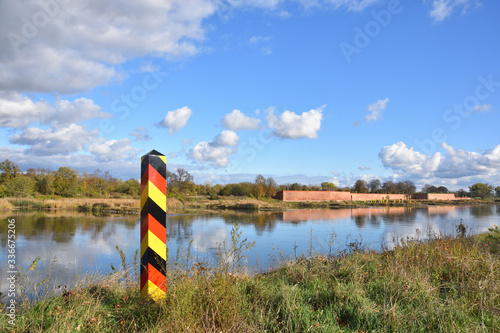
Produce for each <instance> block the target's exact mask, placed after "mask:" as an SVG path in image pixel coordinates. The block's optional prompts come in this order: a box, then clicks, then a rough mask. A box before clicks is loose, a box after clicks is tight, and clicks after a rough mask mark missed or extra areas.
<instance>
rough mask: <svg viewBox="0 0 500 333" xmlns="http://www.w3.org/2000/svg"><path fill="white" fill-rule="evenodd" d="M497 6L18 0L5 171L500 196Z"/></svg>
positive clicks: (3, 24) (3, 15) (4, 84)
mask: <svg viewBox="0 0 500 333" xmlns="http://www.w3.org/2000/svg"><path fill="white" fill-rule="evenodd" d="M498 13H500V3H498V2H497V1H493V0H488V1H487V0H427V1H419V0H413V1H410V0H407V1H404V0H399V1H398V0H390V1H377V0H295V1H287V0H225V1H222V0H189V1H186V0H164V1H159V0H149V1H143V2H140V3H139V2H137V3H136V2H131V1H125V0H115V1H111V2H101V1H93V0H85V1H81V2H78V4H75V3H72V2H69V1H67V0H43V1H42V0H30V1H23V2H14V1H0V131H1V132H2V134H3V135H2V136H1V139H0V160H4V159H7V158H8V159H10V160H12V161H14V162H15V163H17V164H18V165H20V167H21V169H22V170H26V169H27V168H29V167H35V168H36V167H43V168H48V169H52V170H54V169H57V168H58V167H59V166H69V167H72V168H74V169H76V170H78V171H80V172H82V171H88V172H92V171H94V170H95V169H100V170H103V171H104V170H108V171H110V172H111V174H113V175H115V176H117V177H121V178H124V179H128V178H138V177H139V176H138V175H139V173H140V170H139V168H140V163H139V161H140V156H142V155H143V154H145V153H147V152H148V151H150V150H151V149H156V150H158V151H160V152H162V153H164V154H165V155H167V156H168V167H169V168H170V169H172V170H175V169H176V168H185V169H186V170H188V171H189V172H190V173H191V174H193V175H194V179H195V182H196V183H207V182H211V183H214V184H215V183H229V182H240V181H253V179H254V178H255V176H256V175H257V174H263V175H264V176H266V177H273V178H275V179H276V180H277V182H278V183H288V182H300V183H305V184H318V183H321V182H323V181H331V182H333V183H335V184H336V185H338V186H352V185H353V184H354V182H355V181H356V180H357V179H365V180H370V179H373V178H379V179H381V180H382V181H385V180H393V181H400V180H412V181H414V182H415V183H416V184H417V185H418V186H419V187H421V186H423V185H424V184H426V183H431V184H434V185H445V186H447V187H448V188H450V189H458V188H467V186H469V185H471V184H473V183H475V182H488V183H490V184H493V185H495V186H498V185H500V175H499V172H498V171H499V169H500V135H499V134H498V133H499V131H498V124H499V123H500V113H499V111H498V110H499V105H500V66H499V61H498V59H500V44H499V43H498V36H497V35H498V32H500V22H499V20H498V19H497V18H498Z"/></svg>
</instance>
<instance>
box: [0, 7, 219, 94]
mask: <svg viewBox="0 0 500 333" xmlns="http://www.w3.org/2000/svg"><path fill="white" fill-rule="evenodd" d="M48 4H52V5H53V6H50V7H49V5H48ZM217 6H218V4H217V3H216V2H214V1H209V0H169V1H154V0H152V1H139V2H137V1H132V2H131V1H127V0H116V1H113V2H112V3H110V2H99V1H51V2H47V1H44V0H30V1H2V2H1V3H0V31H4V32H6V35H4V36H5V37H2V38H0V64H1V67H2V68H0V71H1V72H2V75H1V76H0V89H3V90H10V89H15V90H18V91H28V90H29V91H33V92H55V91H57V92H78V91H82V90H87V89H91V88H93V87H95V86H97V85H101V84H105V83H106V82H109V81H110V80H112V79H116V78H117V76H118V78H119V75H120V73H117V72H116V71H115V68H114V66H115V65H117V64H122V63H125V62H126V61H128V60H130V59H134V58H138V57H142V56H146V55H154V56H155V57H167V58H169V57H183V56H189V55H192V54H195V53H197V52H198V47H197V44H196V43H198V42H199V41H202V40H203V38H204V32H205V31H204V27H203V20H204V19H206V18H208V17H210V16H211V15H213V14H214V13H215V11H216V9H217ZM34 17H35V18H36V19H33V18H34ZM37 20H38V21H37ZM26 22H28V23H26ZM33 54H36V57H33Z"/></svg>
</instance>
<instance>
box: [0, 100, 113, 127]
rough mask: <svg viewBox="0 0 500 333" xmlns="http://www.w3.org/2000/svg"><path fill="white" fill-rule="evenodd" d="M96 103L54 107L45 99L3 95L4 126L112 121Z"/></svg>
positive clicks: (0, 105) (0, 114) (62, 103)
mask: <svg viewBox="0 0 500 333" xmlns="http://www.w3.org/2000/svg"><path fill="white" fill-rule="evenodd" d="M111 116H112V115H111V114H110V113H105V112H102V111H101V108H100V107H99V106H98V105H96V104H94V101H92V100H90V99H87V98H84V97H81V98H78V99H76V100H74V101H73V102H70V101H68V100H61V99H57V100H56V101H55V105H54V106H52V105H51V104H50V103H48V102H47V101H45V100H38V101H36V102H34V101H33V100H31V99H30V98H28V97H26V96H22V95H21V94H18V93H13V92H0V127H13V128H18V127H26V126H28V125H29V124H31V123H36V122H38V123H40V124H50V123H52V124H57V125H69V124H73V123H78V122H80V121H83V120H87V119H95V118H108V117H111Z"/></svg>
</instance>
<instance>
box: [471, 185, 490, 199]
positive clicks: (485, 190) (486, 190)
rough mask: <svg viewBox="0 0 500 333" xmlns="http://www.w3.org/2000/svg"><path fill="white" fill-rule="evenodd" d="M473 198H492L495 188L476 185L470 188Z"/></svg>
mask: <svg viewBox="0 0 500 333" xmlns="http://www.w3.org/2000/svg"><path fill="white" fill-rule="evenodd" d="M469 189H470V195H471V197H474V198H475V197H480V198H481V199H484V198H487V197H490V196H492V195H493V186H492V185H489V184H483V183H475V184H474V185H472V186H470V187H469Z"/></svg>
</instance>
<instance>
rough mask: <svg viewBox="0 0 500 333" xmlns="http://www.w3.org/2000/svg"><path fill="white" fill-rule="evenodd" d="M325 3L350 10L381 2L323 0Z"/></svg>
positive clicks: (359, 9) (372, 0) (358, 9)
mask: <svg viewBox="0 0 500 333" xmlns="http://www.w3.org/2000/svg"><path fill="white" fill-rule="evenodd" d="M302 1H305V2H310V1H311V0H302ZM325 2H326V3H329V4H332V5H333V6H334V7H335V8H339V7H345V8H347V9H348V10H352V11H362V10H364V9H365V8H366V7H368V6H371V5H373V4H376V3H378V2H381V1H380V0H325Z"/></svg>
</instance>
